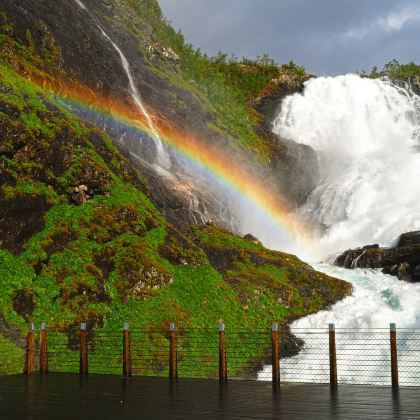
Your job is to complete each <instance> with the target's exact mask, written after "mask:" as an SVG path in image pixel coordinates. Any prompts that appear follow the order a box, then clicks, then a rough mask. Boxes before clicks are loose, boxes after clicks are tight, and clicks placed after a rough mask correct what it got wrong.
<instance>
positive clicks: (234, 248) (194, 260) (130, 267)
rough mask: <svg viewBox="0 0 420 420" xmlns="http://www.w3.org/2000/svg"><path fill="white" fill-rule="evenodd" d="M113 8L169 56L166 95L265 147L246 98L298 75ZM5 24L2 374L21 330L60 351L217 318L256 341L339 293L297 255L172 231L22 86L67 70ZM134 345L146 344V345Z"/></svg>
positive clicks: (0, 128) (112, 157)
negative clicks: (98, 335)
mask: <svg viewBox="0 0 420 420" xmlns="http://www.w3.org/2000/svg"><path fill="white" fill-rule="evenodd" d="M116 4H117V6H119V7H122V6H123V5H125V6H129V9H124V10H125V12H127V10H128V11H130V10H131V11H133V10H134V11H136V12H137V13H138V14H136V15H135V16H134V17H133V15H132V14H129V15H127V18H126V19H124V20H120V21H119V24H120V25H126V26H127V25H128V27H129V30H132V31H134V30H136V31H137V32H138V31H140V32H141V36H143V37H144V36H153V37H156V39H157V40H159V42H162V43H163V42H165V45H166V46H170V48H173V50H174V51H175V54H177V55H178V56H179V59H180V60H182V61H183V63H181V67H180V69H181V70H179V71H180V73H176V74H177V76H176V77H175V79H176V80H174V83H175V82H176V83H180V80H181V79H180V78H179V74H181V75H182V80H183V81H184V82H183V83H187V84H188V86H189V87H190V88H191V89H195V90H196V91H197V95H200V97H202V98H204V99H203V100H204V101H207V103H208V104H209V106H211V108H212V110H213V112H215V113H216V115H217V125H218V127H219V128H220V127H223V130H225V131H227V132H229V131H230V132H231V135H232V138H236V139H242V141H248V142H251V143H252V142H253V141H256V142H261V144H263V143H264V141H265V140H263V139H261V138H259V137H258V136H257V135H256V134H255V132H254V130H253V127H254V126H253V120H252V118H251V116H252V112H251V108H250V105H249V104H250V101H251V100H252V97H253V96H254V95H257V94H258V93H259V92H260V91H262V90H264V89H267V88H268V86H269V84H270V81H271V80H272V79H273V78H275V77H277V76H278V75H279V74H280V73H281V72H286V71H287V72H298V73H299V72H300V73H301V74H302V76H303V75H304V72H303V70H302V69H300V68H297V67H296V66H295V65H294V64H293V63H291V64H289V65H288V66H286V67H283V69H281V68H280V69H279V68H278V67H277V66H275V65H274V64H273V63H271V62H265V61H264V60H265V59H264V60H263V61H262V60H259V61H256V62H251V61H241V62H237V61H235V60H233V61H232V60H226V57H223V56H221V55H219V56H218V57H216V58H214V59H210V58H208V57H206V56H205V55H203V54H201V53H200V52H199V51H194V50H193V49H192V47H191V46H188V45H187V44H185V43H184V41H183V39H182V37H181V35H180V34H176V33H175V32H174V31H173V30H171V28H170V26H169V25H168V24H167V23H166V22H165V21H164V19H163V18H162V16H161V12H160V9H159V8H158V6H157V3H156V2H154V1H151V0H149V1H140V2H139V1H129V0H125V2H117V3H116ZM121 10H122V11H123V9H121ZM138 16H140V17H143V18H144V19H146V18H147V25H152V28H153V31H152V32H151V34H152V35H150V32H148V31H147V30H145V29H144V27H142V26H136V28H137V29H134V26H135V25H134V23H136V22H137V23H138ZM14 24H16V22H15V23H13V22H11V21H10V20H9V19H8V16H6V15H4V14H3V15H2V16H1V25H0V27H1V34H0V210H1V211H0V282H1V287H0V333H1V334H0V350H1V351H0V353H2V354H7V355H8V356H7V360H8V363H7V364H2V362H1V360H0V365H1V366H0V373H2V372H17V371H20V370H21V356H22V343H23V339H24V334H25V331H26V323H27V322H35V323H36V324H37V325H39V324H40V323H41V322H47V323H48V324H49V326H50V327H51V328H57V329H59V330H60V331H62V334H61V336H60V337H61V339H62V341H63V343H65V344H66V345H69V343H70V341H71V339H72V337H73V336H74V331H75V329H76V328H77V325H78V324H79V322H81V321H86V322H87V323H88V327H89V329H90V328H93V327H96V328H97V329H98V330H101V329H114V330H115V329H118V330H119V329H120V328H121V326H122V323H123V322H129V323H130V325H131V327H132V328H133V329H134V328H136V329H151V330H163V329H167V327H168V324H169V323H170V322H176V323H177V324H178V326H179V328H184V329H194V328H200V329H201V328H215V327H216V325H217V323H218V322H219V321H221V320H223V321H224V322H225V323H226V324H227V325H228V326H229V328H230V329H231V330H235V329H247V328H249V329H259V328H268V326H269V325H270V323H271V322H272V321H278V322H283V323H284V322H286V321H287V320H290V319H293V318H296V317H299V316H303V315H306V314H309V313H313V312H315V311H318V310H320V309H324V308H326V307H327V306H328V305H330V304H332V303H334V302H335V301H337V300H338V299H341V298H343V297H344V296H346V295H348V294H349V293H350V291H351V289H350V286H349V285H348V284H347V283H345V282H342V281H339V280H336V279H332V278H330V277H328V276H325V275H322V274H320V273H317V272H315V271H314V270H312V269H311V267H310V266H308V265H307V264H304V263H303V262H301V261H300V260H299V259H297V258H296V257H294V256H290V255H286V254H283V253H281V252H275V251H269V250H266V249H264V248H263V247H262V246H261V245H259V244H255V243H253V242H252V241H248V240H246V239H243V238H239V237H237V236H235V235H234V234H232V233H230V232H228V231H225V230H222V229H220V228H218V227H216V226H214V225H208V226H195V227H193V228H191V230H190V231H188V232H180V231H179V230H178V229H177V228H176V227H174V226H172V225H171V224H170V223H169V222H168V221H167V219H166V218H165V217H164V216H163V214H162V213H161V211H160V210H159V209H158V208H157V206H156V205H155V203H154V202H153V200H152V197H151V195H150V192H149V187H148V183H147V181H146V180H145V179H144V178H143V176H142V175H141V174H140V173H139V171H138V170H137V169H136V168H135V167H134V166H133V165H132V163H131V162H130V161H129V160H127V159H126V158H125V157H124V156H123V155H122V154H121V153H120V151H119V150H117V148H116V147H115V146H114V145H113V143H112V141H111V139H110V138H109V137H108V136H107V135H106V134H105V133H104V132H102V131H100V130H98V129H97V128H95V127H93V126H91V125H89V124H87V123H85V122H84V121H82V120H80V119H78V118H77V117H75V116H74V115H73V114H71V113H70V112H69V110H68V109H66V108H64V107H63V105H62V103H61V102H60V101H59V100H58V99H57V98H56V97H54V96H53V95H51V94H50V93H49V92H48V90H47V89H44V88H41V87H39V84H35V83H33V82H32V81H31V78H33V77H34V76H36V77H37V79H39V78H41V79H43V80H45V81H47V80H48V79H49V77H50V75H51V74H52V73H53V72H64V73H65V72H66V69H65V68H63V66H62V58H61V57H62V56H61V51H60V49H59V48H58V46H57V43H56V42H55V41H54V36H53V35H52V34H51V33H50V32H49V31H48V30H47V29H46V28H45V27H43V26H42V25H40V27H39V33H42V36H41V38H40V39H41V40H44V41H43V42H41V43H40V42H39V41H37V40H35V39H34V37H33V36H32V33H31V31H30V29H29V28H28V30H25V37H24V39H22V38H21V37H19V36H17V35H16V33H15V32H14ZM130 25H132V26H130ZM139 28H140V29H139ZM142 28H143V29H142ZM137 32H136V33H137ZM148 34H149V35H148ZM139 36H140V35H139ZM37 39H39V37H38V38H37ZM181 40H182V42H181ZM150 60H152V57H150ZM184 60H185V62H184ZM166 63H167V64H166V66H167V67H166V68H165V67H164V66H163V67H162V66H161V67H160V68H159V69H158V66H156V65H153V66H154V69H155V71H161V72H163V73H165V74H166V75H167V77H168V78H170V77H174V76H173V75H172V76H171V75H170V74H171V73H170V71H169V66H170V65H171V64H168V63H169V62H168V61H166ZM200 63H201V64H200ZM150 65H152V64H150ZM177 71H178V70H177ZM227 109H229V112H227ZM245 139H246V140H245ZM239 141H241V140H239ZM251 146H252V145H251V144H248V145H247V147H251ZM252 147H254V146H252ZM258 147H259V146H258ZM259 150H264V148H263V147H262V148H261V149H259ZM10 331H14V333H13V334H10ZM216 338H217V337H216V336H215V337H214V340H216ZM213 344H214V343H213ZM142 345H143V346H144V347H145V348H149V349H150V348H153V346H155V345H156V343H155V342H154V341H153V337H149V338H147V339H146V340H145V341H144V343H143V344H142ZM251 350H252V349H251V348H248V347H247V344H246V343H244V352H245V353H244V354H249V357H251ZM257 350H258V352H259V353H260V354H261V355H262V354H263V352H264V348H262V347H261V348H259V349H257ZM69 351H70V347H69ZM103 351H106V349H103ZM253 355H254V356H255V349H254V354H253ZM100 356H101V355H100V354H96V356H95V357H100ZM116 357H117V356H116ZM181 369H182V360H181Z"/></svg>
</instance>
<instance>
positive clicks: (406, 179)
mask: <svg viewBox="0 0 420 420" xmlns="http://www.w3.org/2000/svg"><path fill="white" fill-rule="evenodd" d="M418 99H419V98H418V97H417V96H416V95H414V94H413V93H412V92H411V91H410V90H409V89H408V90H404V89H401V88H397V87H394V86H392V85H391V84H390V83H388V82H387V81H381V80H370V79H363V78H360V77H359V76H356V75H346V76H339V77H335V78H331V77H321V78H318V79H312V80H310V81H308V82H307V83H306V86H305V89H304V92H303V93H302V94H301V93H299V94H295V95H292V96H290V97H288V98H286V99H285V100H284V102H283V104H282V109H281V112H280V114H279V116H278V117H277V119H276V120H275V122H274V131H275V132H276V133H277V134H279V135H280V136H282V137H286V138H289V139H291V140H294V141H296V142H300V143H303V144H307V145H309V146H311V147H313V148H314V149H315V150H317V151H318V152H319V156H320V163H321V167H322V170H323V174H322V180H321V182H320V184H319V186H318V187H317V188H316V189H315V191H314V192H313V193H312V195H311V196H310V197H309V199H308V202H307V203H306V204H305V205H304V207H303V208H302V209H301V213H302V215H304V217H306V218H308V219H309V220H311V221H312V222H313V223H314V224H315V225H316V226H318V228H319V229H320V232H321V246H322V250H323V252H324V253H337V252H340V251H344V250H345V249H347V248H352V247H357V246H360V245H366V244H371V243H379V244H381V245H384V246H389V245H391V244H392V243H393V242H394V241H395V240H396V239H397V238H398V236H399V235H400V234H401V233H403V232H407V231H410V230H415V229H419V228H420V218H419V217H418V215H419V214H420V200H419V198H420V182H419V181H420V154H419V153H418V145H419V139H418V135H419V113H418V106H417V104H418ZM313 266H314V268H315V269H317V270H319V271H322V272H324V273H327V274H329V275H331V276H333V277H336V278H341V279H344V280H347V281H349V282H351V283H352V284H353V288H354V292H353V294H352V295H351V296H350V297H348V298H346V299H344V300H342V301H341V302H338V303H337V304H335V305H333V307H332V308H330V309H329V310H325V311H321V312H319V313H317V314H314V315H311V316H308V317H305V318H302V319H300V320H298V321H296V322H294V323H293V324H292V331H293V332H294V333H295V335H296V336H297V337H300V338H301V339H303V341H304V342H305V344H304V347H303V350H302V351H301V352H300V353H299V354H298V355H297V356H294V357H291V358H286V359H283V360H282V361H281V363H280V364H281V368H282V371H283V380H286V381H287V380H290V381H309V382H311V381H319V380H322V381H325V382H328V380H329V377H328V345H327V340H326V337H327V336H326V328H327V327H328V324H329V323H334V324H335V325H336V327H337V328H339V329H344V331H343V330H341V331H340V330H338V332H337V351H338V370H339V380H341V381H344V382H349V383H389V382H390V373H389V341H388V335H387V334H388V333H387V330H386V329H387V328H388V327H389V324H390V323H396V324H397V328H398V329H399V331H402V332H400V333H399V335H400V337H401V336H403V337H404V334H411V333H409V332H405V333H404V331H403V330H401V328H403V329H405V328H407V329H414V328H420V284H410V283H406V282H403V281H400V280H398V279H397V278H396V277H392V276H388V275H384V274H382V273H381V272H380V270H363V269H354V270H348V269H344V268H339V267H334V266H332V265H330V264H327V263H323V264H313ZM319 328H323V329H324V330H323V332H322V333H319V334H318V333H316V331H317V330H316V329H319ZM378 328H383V329H384V330H383V331H382V332H376V333H374V332H372V329H378ZM346 329H347V330H348V331H349V330H352V331H353V332H351V333H349V332H347V333H346V332H345V330H346ZM363 329H370V330H369V332H366V333H364V332H363ZM308 331H315V333H311V334H308ZM318 331H320V330H318ZM322 334H323V335H322ZM407 337H408V336H407ZM416 345H417V342H416V341H414V340H412V339H411V340H402V342H401V343H400V347H399V363H400V366H401V367H402V369H401V372H400V382H401V383H405V384H418V383H419V380H420V378H419V377H417V376H418V375H417V374H416V372H415V370H414V369H412V368H410V366H413V365H415V364H416V363H418V362H417V359H416V357H417V356H416V354H417V352H418V349H416V348H415V346H416ZM414 350H416V351H414ZM413 356H414V359H413ZM418 368H419V366H418V367H417V370H418ZM270 372H271V368H270V367H265V369H264V370H263V371H262V372H261V373H260V378H261V379H267V375H269V374H270Z"/></svg>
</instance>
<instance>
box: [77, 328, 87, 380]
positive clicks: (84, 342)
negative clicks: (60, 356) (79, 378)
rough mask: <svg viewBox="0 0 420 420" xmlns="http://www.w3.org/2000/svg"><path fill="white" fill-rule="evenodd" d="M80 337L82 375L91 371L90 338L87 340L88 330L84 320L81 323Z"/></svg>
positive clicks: (80, 368)
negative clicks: (89, 357) (89, 356)
mask: <svg viewBox="0 0 420 420" xmlns="http://www.w3.org/2000/svg"><path fill="white" fill-rule="evenodd" d="M79 334H80V336H79V338H80V367H79V373H80V375H87V374H88V372H89V367H88V366H89V365H88V340H87V331H86V323H84V322H82V323H81V324H80V331H79Z"/></svg>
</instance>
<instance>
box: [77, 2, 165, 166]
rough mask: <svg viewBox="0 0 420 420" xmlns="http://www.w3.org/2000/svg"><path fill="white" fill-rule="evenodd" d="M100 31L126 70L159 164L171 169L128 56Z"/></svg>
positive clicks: (81, 5)
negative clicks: (155, 149)
mask: <svg viewBox="0 0 420 420" xmlns="http://www.w3.org/2000/svg"><path fill="white" fill-rule="evenodd" d="M75 1H76V3H77V4H78V6H79V7H81V8H82V9H83V10H87V9H86V7H85V5H84V4H83V3H82V2H81V1H80V0H75ZM97 26H98V28H99V30H100V31H101V33H102V35H103V36H104V37H105V38H106V40H107V41H109V43H110V44H111V45H112V46H113V48H114V49H115V51H117V53H118V55H119V57H120V59H121V64H122V66H123V68H124V71H125V74H126V75H127V78H128V84H129V87H130V94H131V98H132V100H133V102H134V104H135V105H136V107H137V109H138V110H139V111H140V113H141V114H143V115H144V117H145V118H146V122H147V126H148V127H149V129H150V131H151V133H152V134H153V139H154V141H155V145H156V148H157V164H158V165H159V166H161V167H163V168H169V167H170V165H171V161H170V158H169V156H168V154H167V153H166V150H165V148H164V146H163V142H162V139H161V138H160V136H159V133H158V132H157V130H156V128H155V126H154V124H153V121H152V117H151V116H150V114H149V112H148V111H147V109H146V108H145V106H144V104H143V101H142V99H141V96H140V93H139V91H138V89H137V87H136V84H135V82H134V78H133V75H132V73H131V69H130V64H129V62H128V60H127V58H126V56H125V55H124V53H123V52H122V51H121V49H120V48H119V47H118V45H116V44H115V42H114V41H113V40H112V39H111V38H110V37H109V35H108V34H107V33H106V32H105V31H104V30H103V29H102V27H101V26H100V25H97Z"/></svg>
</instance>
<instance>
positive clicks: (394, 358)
mask: <svg viewBox="0 0 420 420" xmlns="http://www.w3.org/2000/svg"><path fill="white" fill-rule="evenodd" d="M389 339H390V344H391V382H392V388H398V355H397V326H396V325H395V324H389Z"/></svg>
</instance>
